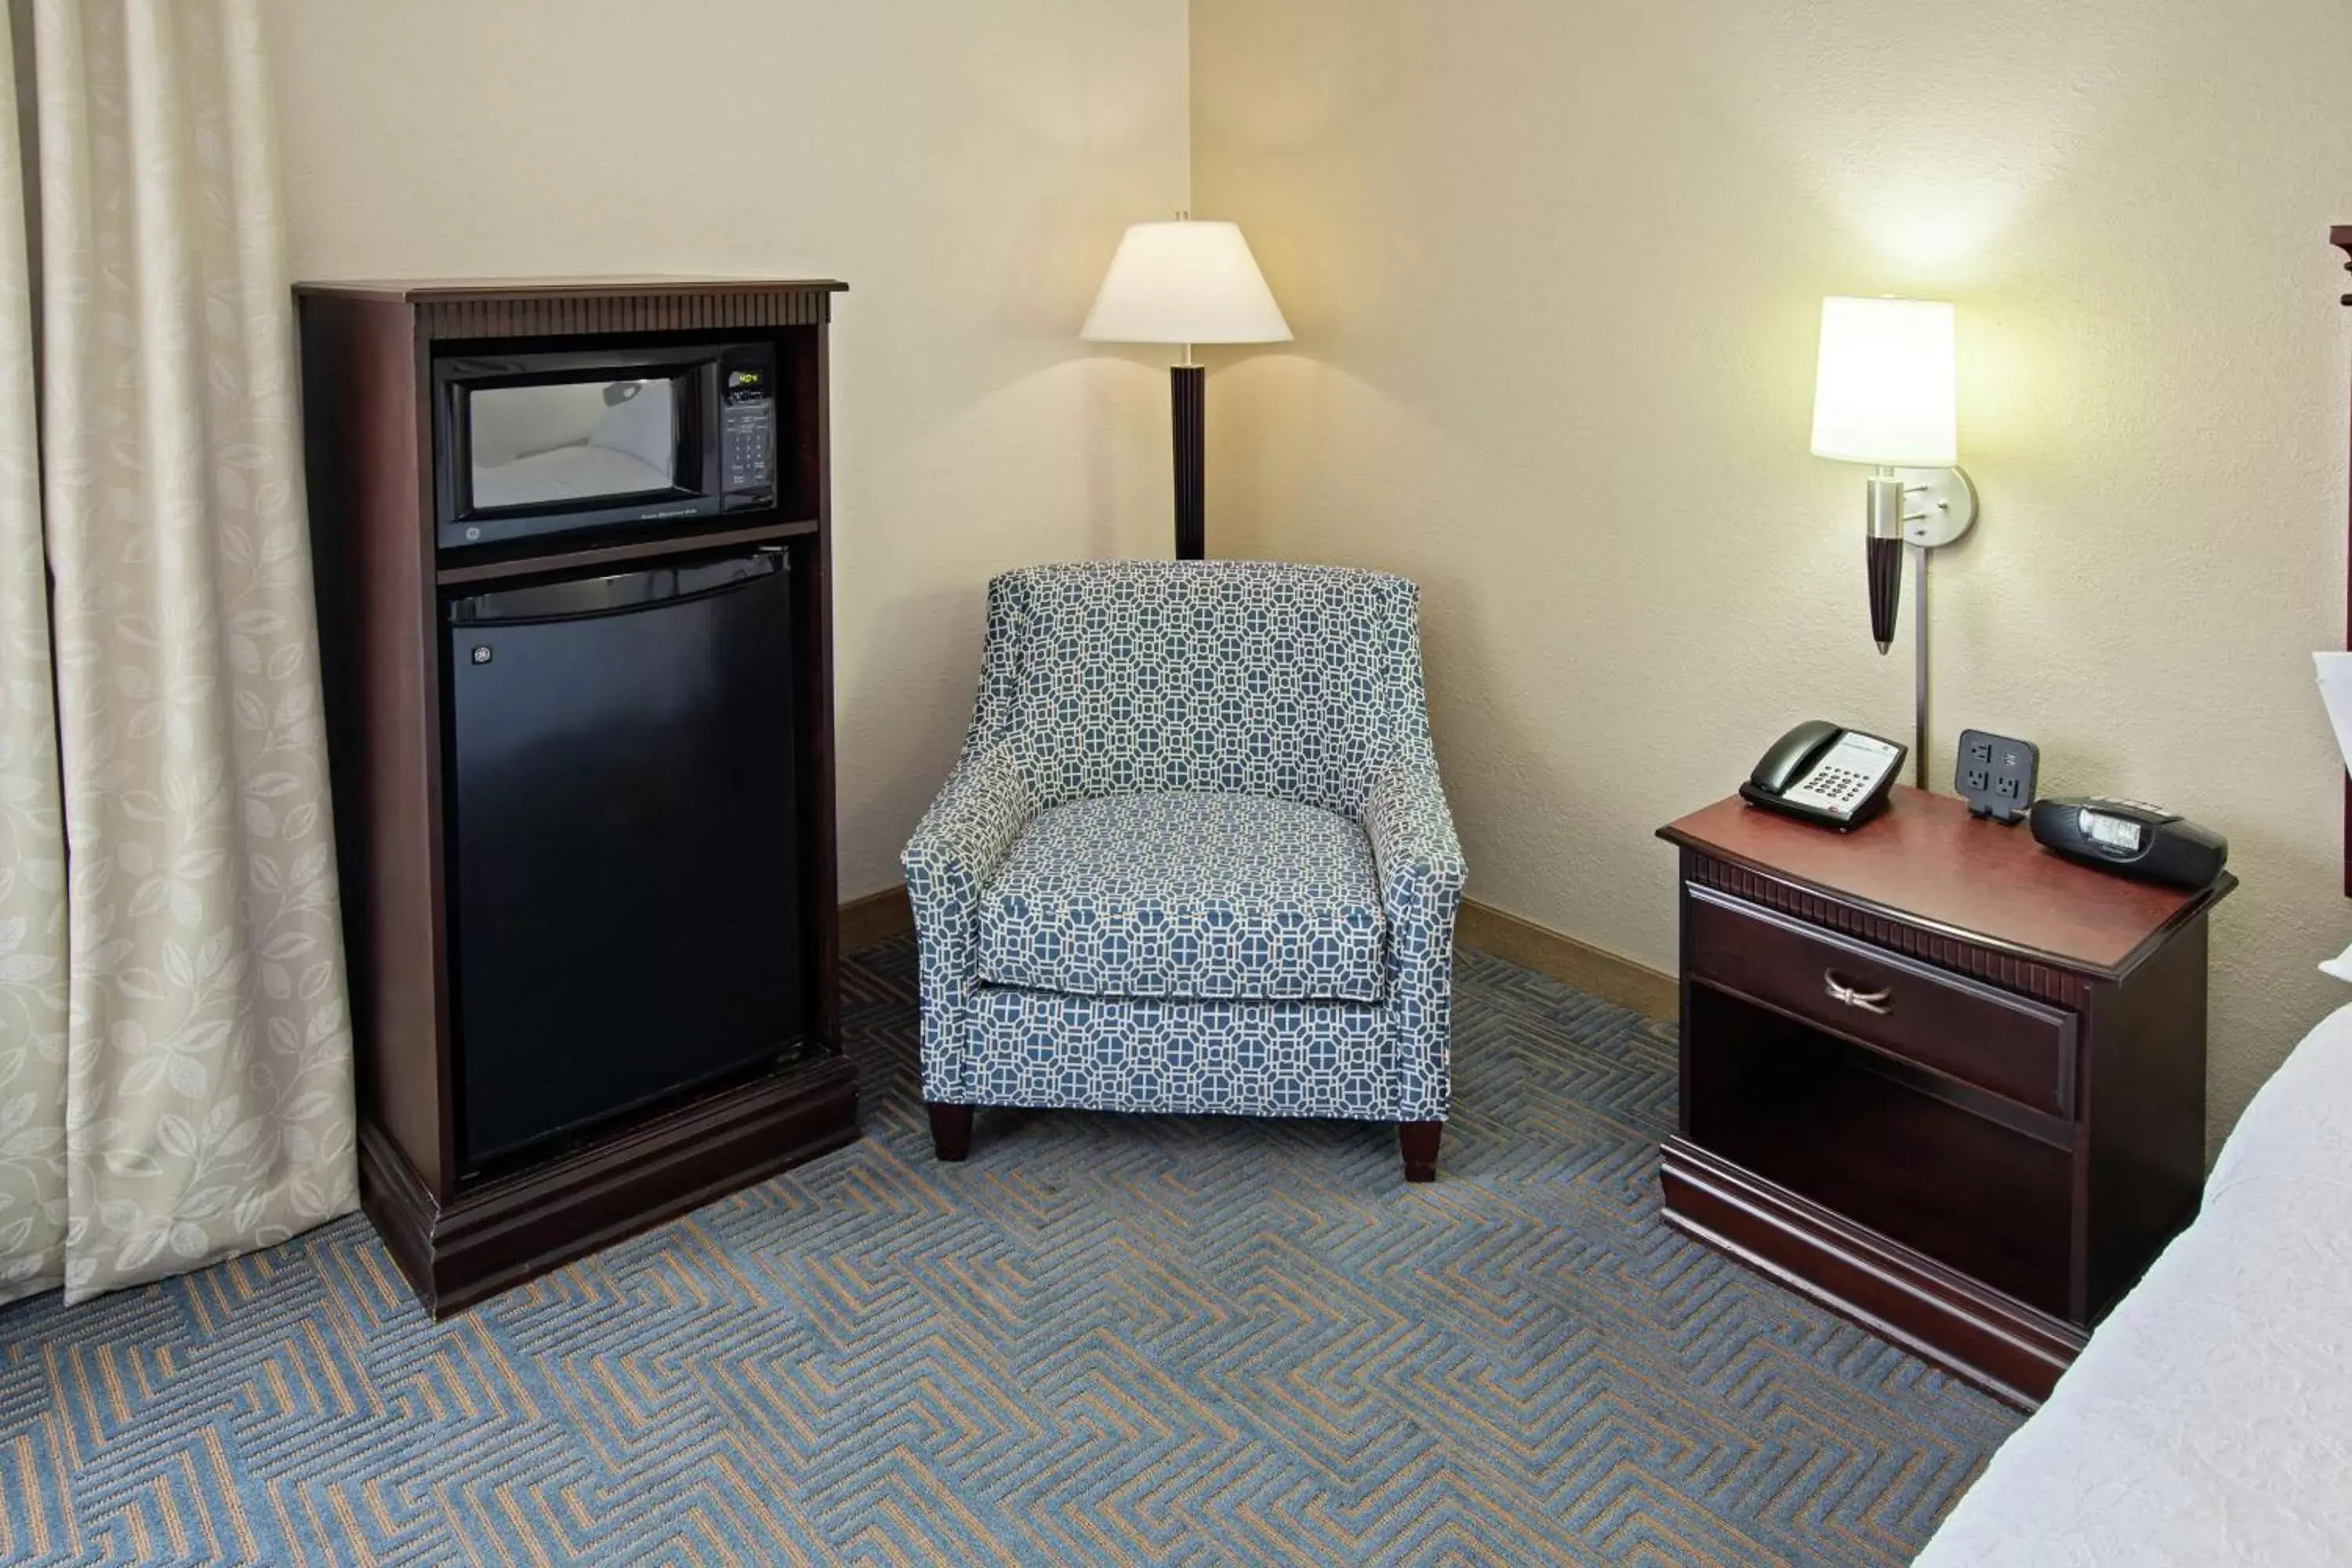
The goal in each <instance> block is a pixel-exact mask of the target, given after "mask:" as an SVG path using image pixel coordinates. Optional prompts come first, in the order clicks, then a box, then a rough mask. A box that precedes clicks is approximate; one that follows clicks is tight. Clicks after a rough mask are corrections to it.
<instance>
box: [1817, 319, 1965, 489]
mask: <svg viewBox="0 0 2352 1568" xmlns="http://www.w3.org/2000/svg"><path fill="white" fill-rule="evenodd" d="M1955 405H1956V394H1955V391H1954V385H1953V376H1952V307H1951V306H1949V305H1948V304H1945V303H1943V302H1941V301H1939V300H1848V299H1828V300H1822V357H1821V364H1820V368H1819V369H1818V371H1817V372H1816V374H1815V376H1814V380H1813V455H1814V456H1816V457H1821V458H1836V459H1838V460H1840V461H1842V462H1848V463H1876V464H1883V465H1885V467H1887V468H1951V467H1952V466H1954V465H1955V464H1956V463H1958V461H1959V440H1958V417H1957V415H1956V412H1955Z"/></svg>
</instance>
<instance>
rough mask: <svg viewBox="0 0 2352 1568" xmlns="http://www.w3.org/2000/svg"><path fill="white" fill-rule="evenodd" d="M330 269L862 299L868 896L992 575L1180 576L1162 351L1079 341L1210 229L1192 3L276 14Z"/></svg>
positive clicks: (847, 839) (305, 246) (898, 829)
mask: <svg viewBox="0 0 2352 1568" xmlns="http://www.w3.org/2000/svg"><path fill="white" fill-rule="evenodd" d="M269 19H270V26H271V34H272V39H271V41H272V44H273V47H274V49H275V53H276V68H277V73H278V115H279V119H280V121H281V127H282V132H283V142H284V162H285V174H286V184H287V196H288V205H289V223H290V226H291V229H292V243H293V252H294V265H295V269H296V273H297V275H298V276H300V277H305V278H334V277H345V278H349V277H386V276H417V275H423V276H431V275H436V274H440V275H450V274H456V275H474V276H479V275H496V274H532V273H594V272H631V271H675V272H746V273H761V274H769V275H776V276H782V277H837V278H841V279H846V280H847V281H848V283H849V284H850V287H851V289H852V292H850V293H849V294H848V295H846V296H845V297H843V298H841V299H840V300H838V301H837V302H836V307H835V329H834V340H833V342H834V360H833V363H834V400H835V401H834V414H835V485H834V510H835V574H836V583H837V586H836V590H835V615H836V632H835V660H836V665H837V683H836V688H835V690H836V706H837V715H838V718H837V721H838V727H839V735H840V794H841V817H842V821H841V827H842V856H841V862H842V863H841V875H842V884H841V885H842V892H843V894H844V896H845V897H849V896H855V895H857V894H860V893H864V892H868V891H871V890H874V889H878V888H882V887H886V886H888V885H889V884H891V883H894V882H896V881H898V864H897V858H898V848H899V846H900V845H902V844H903V843H904V842H905V840H906V835H907V833H908V830H909V829H910V828H912V827H913V826H914V823H915V819H916V817H917V816H919V815H920V814H921V811H922V808H923V806H924V805H925V804H927V803H928V802H929V799H930V796H931V794H932V792H933V791H934V790H936V789H937V787H938V785H939V783H940V780H941V779H942V778H943V777H945V776H946V773H947V769H948V766H949V763H950V762H951V761H952V759H953V756H954V752H955V748H956V745H957V743H958V742H960V741H961V737H962V731H963V723H964V720H965V718H966V717H967V716H968V714H969V712H970V710H971V689H972V679H973V676H974V674H975V672H976V671H977V669H978V668H979V649H980V628H981V616H982V603H981V601H982V589H983V586H984V584H985V583H986V581H987V578H988V576H989V574H991V573H992V572H995V571H997V570H999V569H1001V568H1003V567H1005V566H1010V565H1014V564H1019V563H1026V562H1032V561H1038V560H1047V559H1055V558H1062V557H1069V556H1082V555H1097V554H1129V553H1134V554H1150V553H1160V554H1165V553H1166V552H1167V551H1168V548H1169V544H1168V538H1169V535H1168V528H1169V524H1168V521H1167V518H1168V509H1169V504H1170V503H1169V477H1168V456H1167V453H1168V447H1167V440H1168V437H1167V417H1168V416H1167V380H1166V377H1165V376H1164V374H1161V373H1160V369H1159V366H1160V364H1161V363H1165V362H1164V360H1156V359H1154V358H1152V357H1151V356H1150V355H1148V354H1143V353H1138V354H1134V355H1131V356H1124V357H1122V356H1120V355H1117V354H1106V353H1103V352H1102V351H1100V350H1097V349H1093V348H1090V347H1087V345H1082V344H1080V343H1079V342H1076V335H1077V330H1078V324H1079V322H1080V321H1081V320H1083V319H1084V317H1085V314H1086V308H1087V302H1088V301H1089V300H1091V299H1092V297H1093V291H1094V288H1095V285H1096V283H1097V282H1098V281H1099V280H1100V278H1101V274H1102V268H1103V267H1104V266H1105V265H1106V264H1107V263H1108V260H1109V258H1110V253H1111V250H1112V247H1114V246H1115V245H1116V244H1117V243H1118V234H1119V231H1120V228H1121V227H1122V226H1124V225H1125V224H1127V223H1129V222H1130V221H1132V220H1134V219H1137V218H1144V217H1156V216H1162V215H1164V214H1165V213H1167V212H1169V211H1171V210H1172V209H1174V208H1177V207H1181V206H1183V205H1185V198H1186V182H1187V147H1186V118H1187V106H1186V101H1185V90H1186V89H1185V10H1184V3H1183V0H1003V3H997V4H991V5H982V6H976V5H964V4H961V3H959V0H875V3H861V4H856V5H824V4H818V3H815V0H791V3H784V0H664V3H663V4H659V5H649V4H646V3H645V0H272V4H271V5H270V7H269Z"/></svg>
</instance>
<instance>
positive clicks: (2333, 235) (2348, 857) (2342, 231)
mask: <svg viewBox="0 0 2352 1568" xmlns="http://www.w3.org/2000/svg"><path fill="white" fill-rule="evenodd" d="M2327 239H2328V243H2329V244H2331V245H2337V246H2341V247H2343V249H2344V254H2345V256H2346V257H2347V258H2352V223H2339V224H2337V225H2336V226H2335V227H2334V228H2332V229H2329V230H2328V231H2327ZM2344 269H2345V270H2346V271H2347V272H2352V259H2347V261H2346V262H2345V264H2344ZM2344 302H2345V303H2346V304H2347V305H2352V294H2347V295H2345V296H2344ZM2346 538H2347V549H2352V520H2347V533H2346ZM2344 637H2345V646H2346V647H2352V573H2347V578H2346V582H2345V588H2344ZM2344 896H2345V897H2346V898H2347V899H2352V773H2347V774H2346V775H2345V779H2344Z"/></svg>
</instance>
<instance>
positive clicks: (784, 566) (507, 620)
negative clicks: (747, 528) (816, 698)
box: [443, 547, 791, 626]
mask: <svg viewBox="0 0 2352 1568" xmlns="http://www.w3.org/2000/svg"><path fill="white" fill-rule="evenodd" d="M789 570H791V562H790V561H789V560H788V559H787V558H786V557H785V555H784V552H783V551H782V548H781V547H762V548H761V549H759V550H756V551H753V552H751V553H749V554H742V555H730V556H727V557H725V558H724V559H721V560H718V561H698V562H696V563H693V564H691V565H687V566H657V567H650V568H641V569H639V570H637V571H635V572H620V573H614V574H611V575H608V576H602V577H565V578H561V579H559V580H557V581H555V582H552V583H534V584H530V586H529V587H523V588H500V589H497V590H494V591H493V592H490V593H487V594H471V595H467V596H466V597H464V598H462V599H451V600H449V601H448V603H447V605H446V607H445V608H444V611H443V615H444V616H445V617H446V620H447V622H448V624H449V625H451V626H500V625H520V624H525V623H530V622H538V621H576V620H585V619H587V618H589V617H591V616H617V615H626V614H628V613H629V612H630V611H632V610H643V609H648V608H651V607H652V606H654V605H671V604H677V603H679V602H681V601H684V600H687V599H699V598H703V597H705V596H706V595H712V594H725V593H731V592H733V591H734V590H736V589H738V588H742V587H746V586H749V585H750V584H754V583H759V582H763V581H765V580H766V579H768V578H770V577H773V576H775V575H776V574H779V573H782V572H786V571H789Z"/></svg>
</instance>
